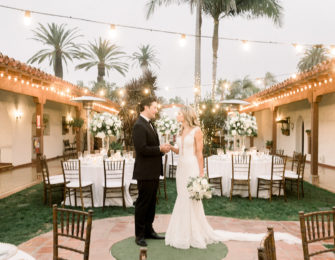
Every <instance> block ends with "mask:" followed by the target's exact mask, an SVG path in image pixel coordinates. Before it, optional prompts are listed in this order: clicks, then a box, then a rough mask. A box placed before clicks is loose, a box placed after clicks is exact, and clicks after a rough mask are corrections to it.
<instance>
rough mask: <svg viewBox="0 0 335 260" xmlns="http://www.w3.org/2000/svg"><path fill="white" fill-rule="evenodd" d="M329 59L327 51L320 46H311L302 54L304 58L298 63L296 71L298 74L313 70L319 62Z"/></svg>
mask: <svg viewBox="0 0 335 260" xmlns="http://www.w3.org/2000/svg"><path fill="white" fill-rule="evenodd" d="M327 59H329V56H328V51H327V49H326V48H324V47H322V46H313V47H311V48H309V49H307V50H305V52H304V56H303V57H302V58H301V59H300V61H299V63H298V70H299V71H300V72H302V71H306V70H309V69H311V68H313V67H314V66H315V65H317V64H318V63H320V62H323V61H325V60H327Z"/></svg>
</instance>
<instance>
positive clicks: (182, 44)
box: [179, 34, 187, 47]
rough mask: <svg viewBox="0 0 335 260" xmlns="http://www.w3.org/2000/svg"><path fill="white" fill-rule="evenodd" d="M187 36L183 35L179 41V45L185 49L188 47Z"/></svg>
mask: <svg viewBox="0 0 335 260" xmlns="http://www.w3.org/2000/svg"><path fill="white" fill-rule="evenodd" d="M186 43H187V41H186V35H185V34H182V35H180V39H179V45H180V47H185V46H186Z"/></svg>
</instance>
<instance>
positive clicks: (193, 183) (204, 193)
mask: <svg viewBox="0 0 335 260" xmlns="http://www.w3.org/2000/svg"><path fill="white" fill-rule="evenodd" d="M187 190H188V192H189V194H190V199H192V200H202V199H210V198H211V197H212V192H213V190H212V188H211V186H210V184H209V183H208V179H207V177H196V178H194V177H190V180H189V182H188V184H187Z"/></svg>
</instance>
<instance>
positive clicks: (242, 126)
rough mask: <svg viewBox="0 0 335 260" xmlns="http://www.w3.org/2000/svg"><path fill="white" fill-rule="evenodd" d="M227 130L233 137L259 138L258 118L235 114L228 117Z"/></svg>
mask: <svg viewBox="0 0 335 260" xmlns="http://www.w3.org/2000/svg"><path fill="white" fill-rule="evenodd" d="M226 126H227V130H228V133H229V135H232V136H236V135H239V136H257V122H256V117H254V116H251V115H248V114H246V113H242V114H239V113H234V114H232V115H231V116H229V117H228V120H227V123H226Z"/></svg>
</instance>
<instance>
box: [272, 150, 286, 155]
mask: <svg viewBox="0 0 335 260" xmlns="http://www.w3.org/2000/svg"><path fill="white" fill-rule="evenodd" d="M274 155H284V149H277V150H276V151H275V154H274Z"/></svg>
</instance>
